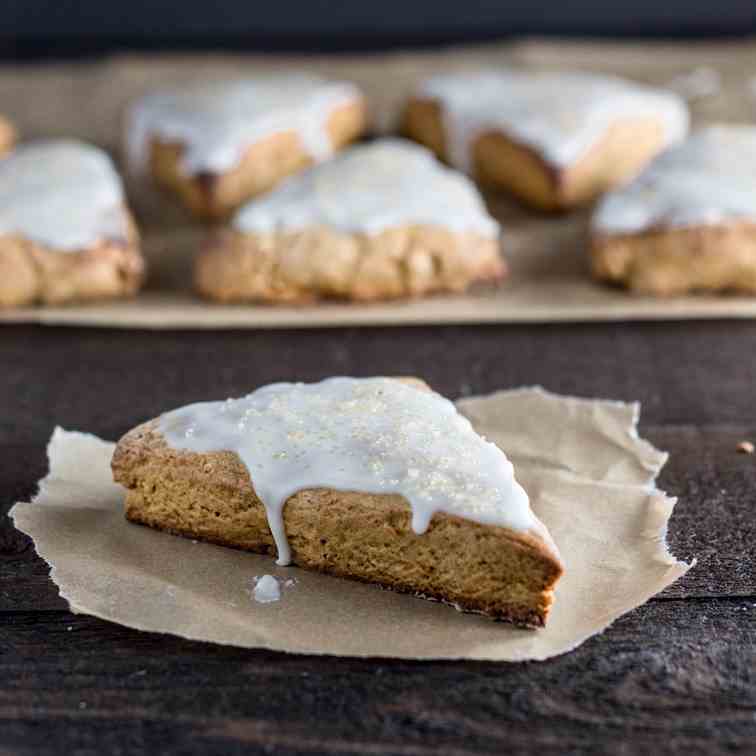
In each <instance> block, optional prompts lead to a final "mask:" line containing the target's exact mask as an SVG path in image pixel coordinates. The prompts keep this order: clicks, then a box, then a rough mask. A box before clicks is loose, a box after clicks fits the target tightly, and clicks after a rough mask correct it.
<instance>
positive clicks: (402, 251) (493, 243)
mask: <svg viewBox="0 0 756 756" xmlns="http://www.w3.org/2000/svg"><path fill="white" fill-rule="evenodd" d="M506 274H507V266H506V263H505V262H504V259H503V258H502V256H501V252H500V243H499V240H498V239H497V238H490V237H484V236H481V235H479V234H476V233H471V232H461V233H456V232H452V231H449V230H447V229H443V228H439V227H434V226H405V227H401V228H395V229H387V230H386V231H384V232H381V233H379V234H364V233H347V232H340V231H337V230H336V229H331V228H327V227H313V228H309V229H304V230H302V231H298V232H283V233H280V232H279V233H251V232H249V233H244V232H241V231H237V230H233V229H227V230H225V231H223V232H221V233H219V234H215V235H214V236H213V237H212V238H211V239H209V240H208V242H207V243H206V244H205V246H204V247H203V249H202V250H201V251H200V253H199V255H198V256H197V259H196V261H195V268H194V280H195V287H196V290H197V292H198V293H199V294H201V295H202V296H204V297H207V298H209V299H213V300H216V301H219V302H253V301H260V302H270V303H290V304H297V303H304V302H311V301H313V300H316V299H344V300H352V301H363V302H370V301H376V300H390V299H407V298H414V297H420V296H424V295H428V294H433V293H439V292H452V293H454V292H462V291H464V290H465V289H467V288H468V287H469V286H470V285H471V284H472V283H474V282H478V281H481V282H482V281H488V282H498V281H500V280H502V279H503V278H504V277H505V276H506Z"/></svg>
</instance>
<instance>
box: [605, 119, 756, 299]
mask: <svg viewBox="0 0 756 756" xmlns="http://www.w3.org/2000/svg"><path fill="white" fill-rule="evenodd" d="M591 236H592V242H591V254H592V263H593V272H594V274H595V275H596V277H598V278H600V279H603V280H606V281H610V282H614V283H618V284H623V285H625V286H627V287H628V288H629V289H632V290H633V291H636V292H639V293H647V294H655V295H660V296H665V295H667V296H669V295H674V294H683V293H685V292H689V291H727V290H732V291H741V292H756V127H753V126H732V125H728V126H725V125H720V126H710V127H707V128H704V129H701V130H699V131H697V132H695V133H694V134H693V135H692V136H691V137H690V138H689V139H688V140H687V141H686V142H684V143H683V144H681V145H679V146H678V147H675V148H674V149H671V150H669V151H668V152H666V153H665V154H664V155H662V156H661V157H659V158H658V159H657V160H656V161H655V162H654V163H652V165H651V166H649V167H648V168H647V169H646V171H644V172H643V173H642V174H641V175H640V176H639V177H638V178H637V179H636V180H635V181H634V182H633V183H632V184H630V185H629V186H627V187H625V188H624V189H620V190H617V191H616V192H612V193H611V194H609V195H608V196H606V197H605V198H604V199H603V200H602V201H601V203H600V204H599V205H598V207H597V209H596V212H595V214H594V216H593V220H592V224H591Z"/></svg>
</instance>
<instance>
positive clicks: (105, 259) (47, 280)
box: [0, 140, 144, 307]
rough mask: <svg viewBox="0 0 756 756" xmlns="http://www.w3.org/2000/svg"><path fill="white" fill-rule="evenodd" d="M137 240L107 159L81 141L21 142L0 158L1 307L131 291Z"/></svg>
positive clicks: (136, 278) (138, 268) (138, 259)
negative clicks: (8, 153) (22, 143)
mask: <svg viewBox="0 0 756 756" xmlns="http://www.w3.org/2000/svg"><path fill="white" fill-rule="evenodd" d="M143 271H144V264H143V261H142V256H141V254H140V252H139V236H138V234H137V231H136V228H135V226H134V223H133V221H132V218H131V215H130V213H129V211H128V209H127V207H126V205H125V202H124V196H123V190H122V187H121V181H120V179H119V177H118V174H117V173H116V171H115V169H114V167H113V164H112V163H111V161H110V159H109V158H108V156H107V155H106V154H105V153H104V152H102V151H101V150H99V149H97V148H96V147H93V146H91V145H87V144H84V143H82V142H75V141H67V140H55V141H40V142H30V143H28V144H24V145H22V146H20V147H19V148H17V149H16V150H15V151H14V152H12V153H11V154H10V155H9V156H8V157H7V158H5V159H4V160H0V306H2V307H17V306H22V305H29V304H34V303H43V304H63V303H67V302H72V301H85V300H90V299H105V298H110V297H120V296H124V295H128V294H132V293H134V292H135V291H136V290H137V289H138V288H139V284H140V283H141V280H142V277H143Z"/></svg>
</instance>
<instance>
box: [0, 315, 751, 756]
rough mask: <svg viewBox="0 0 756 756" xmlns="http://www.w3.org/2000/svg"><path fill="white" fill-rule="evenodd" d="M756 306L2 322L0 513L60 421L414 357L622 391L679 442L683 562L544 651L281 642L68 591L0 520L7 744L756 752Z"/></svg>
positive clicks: (455, 373) (676, 548) (460, 370)
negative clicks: (601, 628)
mask: <svg viewBox="0 0 756 756" xmlns="http://www.w3.org/2000/svg"><path fill="white" fill-rule="evenodd" d="M755 355H756V322H701V323H686V324H677V323H645V324H630V325H625V324H615V325H553V326H510V327H506V326H495V327H494V326H481V327H464V328H459V327H443V328H440V327H438V328H404V329H393V330H392V329H362V330H354V329H353V330H327V331H309V332H304V331H279V332H273V331H268V332H259V331H250V332H223V333H190V332H184V333H172V332H163V333H148V332H128V331H123V332H121V331H108V330H75V329H63V328H61V329H55V328H47V329H46V328H40V327H32V326H29V327H24V326H12V327H11V326H7V327H4V328H2V329H1V330H0V514H2V513H4V512H5V511H7V509H8V508H9V506H10V505H11V504H12V502H14V501H16V500H19V499H24V500H27V499H28V498H29V497H30V496H32V494H33V492H34V489H35V482H36V481H37V480H38V479H39V478H40V477H41V476H42V475H44V473H45V471H46V459H45V444H46V441H47V439H48V438H49V436H50V433H51V431H52V429H53V427H54V426H55V425H56V424H59V425H61V426H63V427H65V428H71V429H81V430H87V431H92V432H94V433H96V434H98V435H100V436H102V437H104V438H111V439H116V438H117V437H118V436H119V435H120V434H121V433H123V432H124V431H125V430H127V429H128V428H130V427H131V426H133V425H134V424H136V423H137V422H139V421H141V420H143V419H145V418H148V417H152V416H153V415H156V414H157V413H159V412H160V411H161V410H163V409H165V408H167V407H170V406H175V405H180V404H184V403H186V402H190V401H195V400H200V399H205V398H210V397H224V396H234V395H237V394H240V393H242V392H246V391H249V390H251V389H252V388H254V387H256V386H258V385H260V384H263V383H267V382H270V381H273V380H280V379H301V380H315V379H318V378H321V377H324V376H327V375H332V374H348V375H349V374H351V375H373V374H414V375H422V376H423V377H425V378H426V379H427V380H428V381H429V382H430V383H431V384H432V385H433V386H434V387H435V388H437V389H438V390H440V391H441V392H443V393H445V394H447V395H449V396H452V397H455V396H460V395H464V394H476V393H484V392H487V391H491V390H493V389H496V388H501V387H512V386H518V385H523V384H533V383H540V384H542V385H543V386H545V387H547V388H549V389H551V390H554V391H559V392H563V393H570V394H576V395H580V396H591V397H593V396H595V397H612V398H618V399H627V400H632V399H638V400H640V401H642V403H643V417H642V433H643V435H645V436H646V437H648V438H649V439H651V440H652V441H653V442H654V443H655V444H656V445H658V446H660V447H662V448H664V449H667V450H669V451H670V453H671V458H670V462H669V463H668V465H667V467H666V469H665V470H664V472H663V474H662V476H661V480H660V485H661V487H662V488H664V489H666V490H667V491H669V492H670V493H672V494H674V495H677V496H679V497H680V502H679V504H678V506H677V508H676V510H675V514H674V517H673V519H672V522H671V527H670V534H669V539H670V542H671V546H672V550H673V552H674V553H675V554H676V555H677V556H679V557H682V558H689V557H692V556H696V557H697V558H698V560H699V563H698V566H697V567H696V568H695V569H694V570H692V571H691V572H690V573H689V574H688V575H687V576H686V577H685V578H684V579H683V580H681V581H680V582H679V583H678V584H676V585H674V586H672V587H671V588H670V589H669V590H667V591H666V592H665V593H664V594H663V595H661V596H659V597H657V598H656V599H655V600H653V601H651V602H649V603H648V604H647V605H645V606H643V607H641V608H640V609H638V610H636V611H634V612H632V613H631V614H629V615H627V616H626V617H624V618H623V619H621V620H620V621H618V622H617V623H616V624H615V625H614V626H613V627H612V628H611V629H610V630H608V631H607V632H606V633H605V634H604V635H602V636H600V637H598V638H594V639H593V640H591V641H589V642H588V643H586V644H585V645H584V646H582V647H581V648H580V649H578V650H577V651H575V652H573V653H571V654H568V655H566V656H562V657H560V658H557V659H554V660H552V661H549V662H545V663H527V664H499V663H482V662H476V663H471V662H408V661H396V662H391V661H385V660H380V661H371V660H350V659H338V658H328V657H325V658H318V657H307V656H288V655H284V654H278V653H270V652H263V651H249V650H239V649H235V648H226V647H220V646H214V645H209V644H203V643H193V642H189V641H184V640H179V639H176V638H173V637H169V636H162V635H157V634H154V635H153V634H146V633H140V632H137V631H134V630H128V629H125V628H122V627H119V626H117V625H112V624H109V623H106V622H102V621H99V620H96V619H93V618H91V617H86V616H75V615H73V614H71V613H70V612H68V611H67V608H66V604H65V602H64V601H63V600H61V599H60V598H59V597H58V595H57V591H56V589H55V587H54V586H53V584H52V583H51V581H50V580H49V578H48V570H47V568H46V565H45V564H44V563H43V562H42V560H40V559H39V558H38V557H37V556H36V555H35V553H34V550H33V548H32V546H31V544H30V542H29V540H28V539H27V538H26V537H25V536H22V535H21V534H20V533H18V532H16V531H15V530H14V529H13V527H12V525H11V524H10V521H9V520H8V519H7V518H5V517H0V754H2V755H3V756H6V754H17V753H23V754H48V753H49V754H52V753H66V754H75V753H98V754H99V753H124V754H125V753H138V752H149V753H158V752H168V751H170V752H180V753H184V754H190V753H191V754H193V753H202V754H206V753H213V752H216V753H226V754H227V753H242V752H252V751H259V752H269V753H276V754H285V753H313V754H315V753H318V754H333V753H360V754H382V753H394V754H408V755H409V754H411V755H412V756H414V755H415V754H417V755H421V754H436V753H450V754H466V753H504V752H506V753H510V754H513V753H514V754H519V753H538V754H560V755H561V754H566V753H618V754H635V753H638V754H650V753H653V754H665V753H685V754H695V753H703V752H706V753H725V752H727V753H731V752H741V753H756V560H755V559H754V556H755V554H756V546H755V544H756V496H755V494H756V456H749V455H745V454H738V453H737V452H736V447H737V444H738V442H739V441H741V440H743V439H747V438H751V439H753V440H754V441H756V392H755V391H754V387H755V386H756V357H755Z"/></svg>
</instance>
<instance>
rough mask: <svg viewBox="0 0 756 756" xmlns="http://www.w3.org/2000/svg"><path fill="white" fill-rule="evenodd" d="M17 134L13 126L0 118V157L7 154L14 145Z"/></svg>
mask: <svg viewBox="0 0 756 756" xmlns="http://www.w3.org/2000/svg"><path fill="white" fill-rule="evenodd" d="M16 139H17V134H16V129H15V128H13V124H12V123H11V122H10V121H9V120H8V119H7V118H3V116H0V157H2V156H3V155H5V154H7V153H8V152H10V151H11V150H12V149H13V146H14V145H15V144H16Z"/></svg>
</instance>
